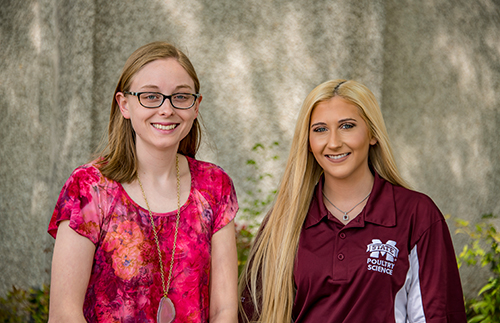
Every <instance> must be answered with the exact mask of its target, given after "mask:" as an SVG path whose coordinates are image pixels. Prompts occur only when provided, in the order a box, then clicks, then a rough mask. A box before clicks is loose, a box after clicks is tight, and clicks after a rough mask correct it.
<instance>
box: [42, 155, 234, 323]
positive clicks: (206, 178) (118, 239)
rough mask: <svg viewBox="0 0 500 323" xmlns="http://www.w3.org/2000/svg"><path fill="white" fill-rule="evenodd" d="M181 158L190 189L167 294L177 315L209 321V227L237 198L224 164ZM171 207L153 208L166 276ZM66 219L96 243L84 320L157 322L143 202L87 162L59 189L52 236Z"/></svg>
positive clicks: (154, 271)
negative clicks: (156, 210)
mask: <svg viewBox="0 0 500 323" xmlns="http://www.w3.org/2000/svg"><path fill="white" fill-rule="evenodd" d="M186 158H187V159H188V162H189V168H190V171H191V191H190V195H189V198H188V200H187V202H186V203H185V204H184V205H183V206H182V207H181V214H180V223H179V230H178V237H177V248H176V252H175V260H174V267H173V273H172V281H171V284H170V290H169V291H168V297H169V298H170V299H171V300H172V301H173V303H174V304H175V308H176V312H177V314H176V318H175V320H174V322H207V321H208V315H209V289H208V285H209V277H210V251H211V239H212V235H213V234H214V233H215V232H217V231H218V230H219V229H221V228H223V227H224V226H225V225H226V224H228V223H229V222H230V221H231V220H233V219H234V217H235V215H236V212H237V210H238V203H237V200H236V193H235V191H234V187H233V183H232V181H231V179H230V178H229V176H228V175H227V174H226V173H225V172H224V171H223V170H222V169H221V168H219V167H218V166H216V165H213V164H210V163H206V162H201V161H197V160H195V159H191V158H188V157H186ZM176 214H177V211H172V212H169V213H154V212H153V218H154V222H155V226H156V230H157V233H158V239H159V243H160V248H161V251H162V258H163V268H164V271H165V284H166V280H167V278H168V271H169V268H170V259H171V256H172V246H173V237H174V232H175V221H176ZM64 220H69V221H70V222H69V224H70V227H71V228H72V229H73V230H75V231H76V232H77V233H79V234H80V235H82V236H84V237H87V238H88V239H90V240H91V241H92V242H93V243H94V245H95V247H96V251H95V256H94V264H93V267H92V273H91V277H90V281H89V285H88V288H87V293H86V296H85V302H84V315H85V318H86V319H87V321H89V322H156V312H157V309H158V304H159V301H160V298H161V297H162V295H163V290H162V284H161V275H160V269H159V262H158V252H157V249H156V244H155V241H154V233H153V230H152V228H151V221H150V218H149V213H148V210H147V209H144V208H142V207H141V206H139V205H138V204H136V203H135V202H134V201H133V200H132V199H131V198H130V197H129V196H128V195H127V193H126V192H125V190H124V189H123V187H122V186H121V184H120V183H118V182H115V181H112V180H109V179H107V178H106V177H104V176H103V175H102V174H101V173H100V172H99V170H98V168H97V167H96V166H95V165H94V164H87V165H83V166H80V167H78V168H77V169H76V170H75V171H74V172H73V173H72V175H71V176H70V178H69V179H68V180H67V182H66V183H65V185H64V187H63V189H62V191H61V194H60V195H59V199H58V201H57V204H56V207H55V210H54V213H53V215H52V219H51V221H50V224H49V230H48V232H49V233H50V234H51V235H52V236H53V237H54V238H55V237H56V234H57V226H58V224H59V223H60V222H61V221H64Z"/></svg>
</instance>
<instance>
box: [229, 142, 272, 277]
mask: <svg viewBox="0 0 500 323" xmlns="http://www.w3.org/2000/svg"><path fill="white" fill-rule="evenodd" d="M278 146H279V143H278V142H276V141H275V142H273V143H272V144H271V145H269V146H264V145H263V144H260V143H257V144H255V145H254V146H253V147H252V154H253V155H254V158H253V159H248V160H247V162H246V165H247V166H248V167H251V168H252V173H253V175H252V176H249V177H247V178H246V180H247V182H249V183H250V184H251V186H252V187H253V189H251V190H248V191H246V194H247V198H245V199H244V200H243V201H242V202H241V203H240V211H239V212H238V217H237V219H238V222H237V223H236V246H237V249H238V273H241V271H242V270H243V267H244V266H245V263H246V261H247V258H248V253H249V251H250V246H251V244H252V241H253V238H254V235H255V233H256V232H257V229H258V228H259V226H260V221H261V220H262V216H263V215H264V213H265V212H266V211H267V209H268V207H269V205H270V204H271V202H272V201H273V199H274V195H275V194H276V190H275V189H270V190H268V191H263V190H262V189H261V188H259V187H260V186H262V185H261V184H263V182H264V181H266V180H273V175H271V174H270V173H267V172H263V171H261V169H260V168H259V164H260V163H262V162H267V161H275V160H278V159H279V156H278V155H276V154H275V151H274V149H276V148H277V147H278ZM271 186H272V187H276V186H277V183H272V184H271Z"/></svg>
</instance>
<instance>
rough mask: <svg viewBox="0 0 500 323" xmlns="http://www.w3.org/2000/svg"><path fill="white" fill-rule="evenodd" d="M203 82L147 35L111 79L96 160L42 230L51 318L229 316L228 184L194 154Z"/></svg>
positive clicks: (232, 288) (71, 184)
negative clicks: (47, 249) (104, 134)
mask: <svg viewBox="0 0 500 323" xmlns="http://www.w3.org/2000/svg"><path fill="white" fill-rule="evenodd" d="M199 90H200V84H199V80H198V77H197V75H196V72H195V70H194V68H193V66H192V64H191V62H190V61H189V59H188V58H187V57H186V56H185V55H184V54H183V53H182V52H180V51H179V50H178V49H177V48H175V47H174V46H172V45H170V44H168V43H163V42H154V43H151V44H148V45H145V46H143V47H141V48H139V49H138V50H136V51H135V52H134V53H133V54H132V55H131V56H130V57H129V59H128V60H127V62H126V63H125V67H124V69H123V72H122V74H121V76H120V79H119V81H118V85H117V87H116V90H115V93H114V96H113V102H112V105H111V116H110V122H109V129H108V143H107V146H106V148H105V149H104V150H103V151H102V152H101V153H100V156H99V157H98V158H97V159H96V160H94V161H92V162H90V163H89V164H86V165H83V166H80V167H78V168H77V169H76V170H75V171H74V172H73V173H72V175H71V176H70V178H69V179H68V181H67V182H66V184H65V185H64V187H63V189H62V191H61V194H60V196H59V199H58V201H57V205H56V207H55V210H54V213H53V216H52V219H51V221H50V225H49V230H48V231H49V233H50V234H51V235H52V236H53V237H55V238H56V242H55V247H54V255H53V260H52V283H51V295H50V299H51V302H50V313H49V314H50V322H85V321H88V322H207V321H208V320H210V322H235V321H236V319H237V307H238V305H237V304H238V302H237V291H236V290H237V288H236V285H237V256H236V245H235V230H234V223H233V219H234V217H235V214H236V211H237V209H238V204H237V200H236V195H235V191H234V188H233V184H232V181H231V179H230V178H229V177H228V175H227V174H226V173H225V172H224V171H223V170H222V169H221V168H219V167H217V166H216V165H213V164H210V163H207V162H202V161H198V160H196V159H194V157H195V155H196V152H197V150H198V147H199V143H200V125H199V123H198V119H197V117H198V111H199V106H200V102H201V100H202V96H201V95H200V94H199Z"/></svg>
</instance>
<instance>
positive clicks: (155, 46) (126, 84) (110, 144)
mask: <svg viewBox="0 0 500 323" xmlns="http://www.w3.org/2000/svg"><path fill="white" fill-rule="evenodd" d="M167 58H174V59H176V60H177V62H179V64H180V65H181V66H182V67H183V68H184V69H185V70H186V72H187V73H188V74H189V76H190V77H191V79H192V80H193V82H194V90H195V91H196V93H199V91H200V81H199V80H198V76H197V75H196V71H195V69H194V67H193V65H192V64H191V61H190V60H189V58H188V57H187V56H186V55H185V54H184V53H183V52H181V51H180V50H179V49H177V48H176V47H175V46H173V45H171V44H169V43H165V42H153V43H149V44H147V45H144V46H142V47H140V48H138V49H137V50H136V51H134V52H133V53H132V55H130V57H129V58H128V59H127V61H126V62H125V66H124V67H123V71H122V74H121V75H120V79H119V80H118V84H117V85H116V89H115V93H114V95H113V101H112V103H111V114H110V117H109V125H108V141H107V144H106V145H105V147H104V148H103V149H102V150H100V151H99V152H98V154H97V155H98V156H99V157H100V160H99V162H98V164H99V166H100V167H99V168H100V171H101V173H102V174H103V175H104V176H106V177H107V178H110V179H113V180H115V181H117V182H131V181H132V180H134V179H135V177H136V173H137V156H136V150H135V131H134V129H133V128H132V123H131V121H130V119H125V118H124V117H123V115H122V114H121V112H120V107H119V106H118V102H116V99H115V97H116V93H118V92H123V91H128V90H130V85H131V83H132V80H133V77H134V76H135V75H136V74H137V72H139V70H140V69H141V68H142V67H143V66H144V65H146V64H148V63H151V62H153V61H156V60H158V59H167ZM200 141H201V127H200V123H199V121H198V118H196V119H195V120H194V122H193V126H192V127H191V130H190V131H189V133H188V134H187V136H186V137H184V138H183V139H182V140H181V142H180V144H179V148H178V152H179V153H180V154H182V155H185V156H189V157H193V158H194V157H195V155H196V152H197V151H198V148H199V146H200Z"/></svg>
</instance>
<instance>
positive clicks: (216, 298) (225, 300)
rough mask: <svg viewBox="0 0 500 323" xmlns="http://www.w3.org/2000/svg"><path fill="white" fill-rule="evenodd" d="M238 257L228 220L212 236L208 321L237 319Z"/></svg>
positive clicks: (230, 224)
mask: <svg viewBox="0 0 500 323" xmlns="http://www.w3.org/2000/svg"><path fill="white" fill-rule="evenodd" d="M237 280H238V257H237V253H236V240H235V229H234V222H233V221H231V222H229V223H228V224H227V225H226V226H224V227H223V228H222V229H220V230H219V231H217V232H216V233H215V234H214V235H213V237H212V260H211V270H210V322H211V323H220V322H237V320H238V292H237Z"/></svg>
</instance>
